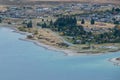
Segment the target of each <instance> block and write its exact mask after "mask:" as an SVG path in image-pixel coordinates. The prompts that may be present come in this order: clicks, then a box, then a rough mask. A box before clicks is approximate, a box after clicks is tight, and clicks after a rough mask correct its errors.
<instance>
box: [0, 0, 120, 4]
mask: <svg viewBox="0 0 120 80" xmlns="http://www.w3.org/2000/svg"><path fill="white" fill-rule="evenodd" d="M36 1H37V2H36ZM48 1H50V2H52V1H55V2H71V1H72V2H89V3H112V4H120V0H0V4H20V3H21V4H25V3H30V4H31V2H32V4H33V3H38V2H48Z"/></svg>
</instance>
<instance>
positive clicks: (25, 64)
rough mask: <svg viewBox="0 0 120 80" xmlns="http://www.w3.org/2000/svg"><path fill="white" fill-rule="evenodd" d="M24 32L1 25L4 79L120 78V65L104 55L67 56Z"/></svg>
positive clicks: (0, 63)
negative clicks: (20, 32) (37, 43)
mask: <svg viewBox="0 0 120 80" xmlns="http://www.w3.org/2000/svg"><path fill="white" fill-rule="evenodd" d="M24 37H25V36H24V35H21V34H19V33H14V32H12V30H11V29H8V28H3V27H1V28H0V80H120V66H115V65H113V63H111V62H109V61H108V59H109V58H114V57H118V56H120V52H115V53H110V54H104V55H96V56H95V55H94V56H93V55H88V56H64V54H63V53H62V52H55V51H52V50H47V49H45V48H43V47H38V46H36V45H35V44H33V43H31V42H27V41H21V40H19V38H24Z"/></svg>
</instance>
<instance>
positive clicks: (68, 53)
mask: <svg viewBox="0 0 120 80" xmlns="http://www.w3.org/2000/svg"><path fill="white" fill-rule="evenodd" d="M0 26H1V27H6V28H10V29H12V30H13V32H15V33H20V34H22V35H25V36H27V35H30V34H31V33H28V32H22V31H19V30H18V29H17V28H16V25H8V24H4V23H3V24H0ZM20 40H23V41H29V42H33V43H34V44H35V45H37V46H40V47H44V48H45V49H49V50H53V51H57V52H63V53H64V54H65V55H68V56H75V55H101V54H105V53H111V52H109V51H108V52H103V53H100V52H99V53H92V52H77V51H74V50H70V49H63V48H59V47H54V46H51V45H47V44H44V43H42V42H40V41H38V40H32V39H27V38H24V39H21V38H20ZM114 52H118V50H117V51H114Z"/></svg>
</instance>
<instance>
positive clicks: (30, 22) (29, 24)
mask: <svg viewBox="0 0 120 80" xmlns="http://www.w3.org/2000/svg"><path fill="white" fill-rule="evenodd" d="M32 27H33V26H32V21H31V20H30V21H29V22H28V23H27V28H32Z"/></svg>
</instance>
